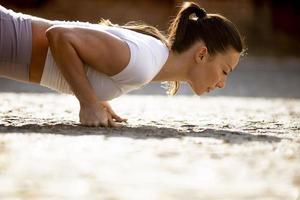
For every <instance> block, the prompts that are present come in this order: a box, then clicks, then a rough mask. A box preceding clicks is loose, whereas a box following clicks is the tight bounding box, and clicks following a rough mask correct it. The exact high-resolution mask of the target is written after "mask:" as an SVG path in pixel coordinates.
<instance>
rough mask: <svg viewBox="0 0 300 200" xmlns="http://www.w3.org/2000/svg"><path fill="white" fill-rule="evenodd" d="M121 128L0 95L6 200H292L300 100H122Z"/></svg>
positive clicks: (298, 186)
mask: <svg viewBox="0 0 300 200" xmlns="http://www.w3.org/2000/svg"><path fill="white" fill-rule="evenodd" d="M111 105H112V107H113V108H114V110H115V111H116V112H117V113H118V114H119V115H120V116H122V117H126V118H128V119H129V120H128V122H127V123H123V127H122V128H114V129H111V128H103V127H98V128H96V127H93V128H89V127H83V126H80V124H79V123H78V110H79V106H78V102H77V101H76V99H75V98H74V97H73V96H67V95H60V94H55V93H40V94H38V93H35V94H32V93H0V199H1V200H2V199H3V200H15V199H22V200H23V199H24V200H27V199H28V200H29V199H30V200H37V199H43V200H66V199H72V200H73V199H78V200H81V199H82V200H83V199H84V200H86V199H89V200H93V199H95V200H96V199H97V200H99V199H107V200H116V199H122V200H127V199H128V200H141V199H143V200H144V199H146V200H148V199H149V200H156V199H158V200H177V199H178V200H181V199H189V200H194V199H197V200H198V199H205V200H210V199H212V200H215V199H222V200H223V199H228V200H229V199H230V200H234V199H242V200H243V199H245V200H248V199H264V200H265V199H267V200H273V199H276V200H277V199H278V200H282V199H285V200H297V199H299V198H300V197H299V195H300V164H299V163H300V120H299V119H300V100H299V99H297V98H254V97H230V96H204V97H197V96H184V95H179V96H175V97H168V96H161V95H125V96H122V97H120V98H118V99H115V100H113V101H112V102H111Z"/></svg>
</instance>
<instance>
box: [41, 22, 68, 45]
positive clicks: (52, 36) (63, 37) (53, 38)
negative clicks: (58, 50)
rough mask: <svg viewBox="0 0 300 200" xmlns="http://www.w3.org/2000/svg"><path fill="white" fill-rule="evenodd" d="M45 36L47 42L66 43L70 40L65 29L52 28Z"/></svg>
mask: <svg viewBox="0 0 300 200" xmlns="http://www.w3.org/2000/svg"><path fill="white" fill-rule="evenodd" d="M45 34H46V37H47V39H48V40H49V42H67V41H69V39H70V36H69V30H68V29H67V28H65V27H60V26H52V27H50V28H48V29H47V30H46V32H45Z"/></svg>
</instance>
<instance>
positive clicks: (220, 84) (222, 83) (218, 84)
mask: <svg viewBox="0 0 300 200" xmlns="http://www.w3.org/2000/svg"><path fill="white" fill-rule="evenodd" d="M217 87H218V88H224V87H225V81H220V82H219V83H217Z"/></svg>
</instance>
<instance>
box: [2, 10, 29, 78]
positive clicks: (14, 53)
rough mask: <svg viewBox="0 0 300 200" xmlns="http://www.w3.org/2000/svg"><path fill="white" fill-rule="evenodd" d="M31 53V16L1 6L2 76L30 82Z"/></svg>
mask: <svg viewBox="0 0 300 200" xmlns="http://www.w3.org/2000/svg"><path fill="white" fill-rule="evenodd" d="M31 53H32V28H31V19H30V17H29V16H28V15H23V14H22V13H16V12H14V11H12V10H8V9H6V8H4V7H2V6H0V76H4V77H7V78H10V79H15V80H19V81H25V82H28V81H29V65H30V62H31Z"/></svg>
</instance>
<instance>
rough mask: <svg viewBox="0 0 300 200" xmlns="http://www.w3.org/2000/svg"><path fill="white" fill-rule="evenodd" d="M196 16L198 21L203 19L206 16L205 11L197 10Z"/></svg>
mask: <svg viewBox="0 0 300 200" xmlns="http://www.w3.org/2000/svg"><path fill="white" fill-rule="evenodd" d="M195 14H196V16H197V17H198V19H203V18H204V17H206V16H207V13H206V11H205V10H204V9H203V8H198V9H197V10H196V11H195Z"/></svg>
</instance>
